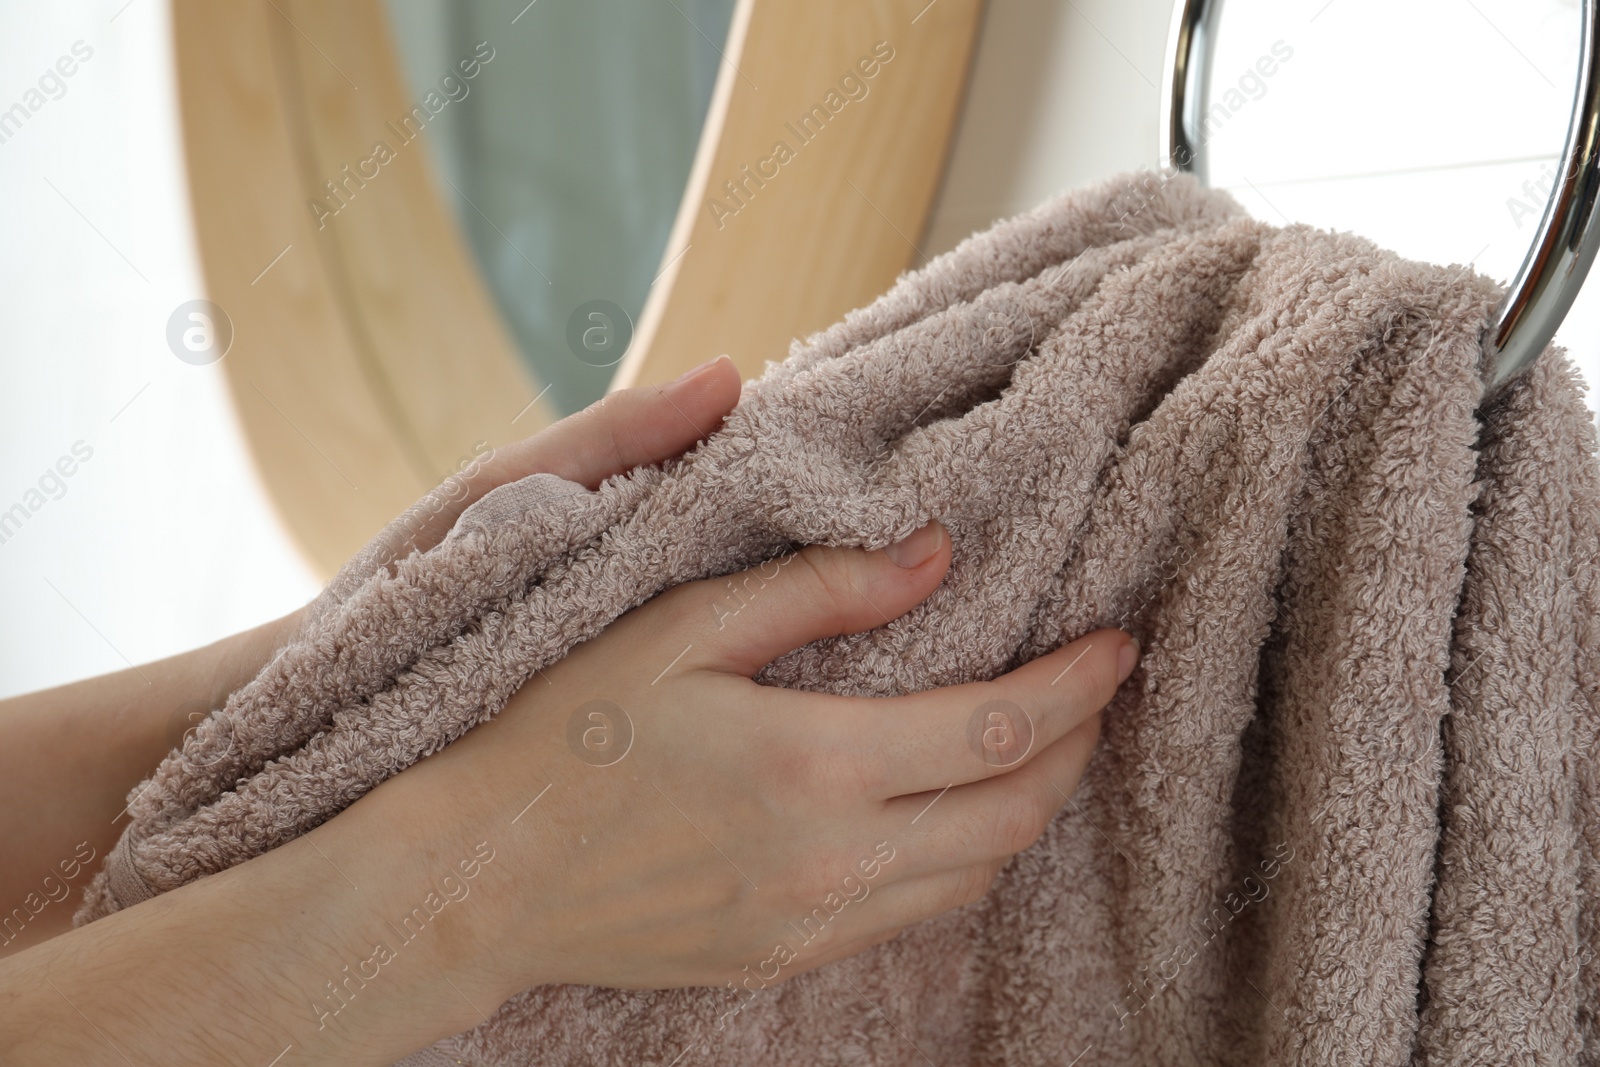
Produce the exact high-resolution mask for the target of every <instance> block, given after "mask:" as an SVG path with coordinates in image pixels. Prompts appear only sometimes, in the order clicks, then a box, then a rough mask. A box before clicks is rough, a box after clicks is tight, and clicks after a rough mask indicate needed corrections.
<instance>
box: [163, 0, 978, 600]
mask: <svg viewBox="0 0 1600 1067" xmlns="http://www.w3.org/2000/svg"><path fill="white" fill-rule="evenodd" d="M981 12H982V0H934V2H932V3H927V2H926V0H826V2H818V3H808V4H806V5H803V6H802V5H794V4H784V3H782V2H780V0H738V3H737V5H736V8H735V11H734V15H733V20H732V27H731V29H730V32H729V35H728V39H727V42H726V45H725V47H724V49H723V51H724V52H725V59H724V62H723V64H722V67H721V69H720V71H719V73H718V79H717V83H716V87H715V89H714V91H713V97H712V103H711V107H710V110H709V113H708V116H707V120H706V123H705V125H704V128H703V130H702V134H701V140H700V146H699V149H698V152H697V154H696V157H695V162H694V166H693V168H692V171H691V174H690V178H689V181H688V183H687V185H686V188H685V193H684V198H683V202H682V204H681V206H680V209H679V213H678V218H677V220H676V223H675V225H674V228H673V231H672V235H671V237H670V239H669V241H668V247H667V251H666V254H665V255H664V257H663V267H662V271H661V274H660V275H659V277H658V278H657V281H656V283H655V285H654V287H653V289H652V290H651V293H650V296H649V298H648V300H647V302H646V305H645V309H644V312H643V314H642V315H641V317H640V321H639V323H638V325H637V329H636V332H635V337H634V341H633V344H632V346H631V347H630V350H629V352H628V354H627V356H626V358H625V359H624V360H623V362H622V364H621V366H620V367H619V368H618V374H617V380H616V385H617V386H623V385H632V384H649V383H653V382H660V381H664V380H668V379H670V378H673V377H675V376H676V375H677V374H678V373H680V372H681V371H682V370H685V369H687V368H688V367H690V366H692V365H694V364H695V363H698V362H700V361H701V360H703V359H705V358H708V357H710V356H712V355H716V354H718V353H722V352H726V353H728V354H729V355H731V356H732V357H733V358H734V361H735V362H736V363H737V364H738V365H739V367H740V370H741V371H742V372H743V373H744V374H745V376H746V377H754V376H755V375H757V374H759V373H760V372H761V370H762V368H763V367H764V365H765V363H766V361H767V360H778V359H782V358H783V357H784V356H785V355H786V353H787V348H788V342H789V340H790V339H791V338H794V337H803V336H805V335H807V334H809V333H811V332H813V331H815V330H818V329H821V328H823V327H825V326H827V325H828V324H829V323H831V322H833V321H834V320H836V319H838V318H839V317H840V316H841V315H843V314H844V313H845V312H846V311H848V310H850V309H852V308H855V307H858V306H861V305H862V304H865V303H867V302H869V301H870V300H872V299H873V298H874V297H876V296H877V295H878V294H879V293H881V292H882V291H883V290H884V289H886V288H888V286H889V285H891V284H892V283H893V281H894V280H895V278H896V277H897V276H898V275H899V273H900V272H901V271H903V270H904V269H906V268H907V267H908V266H911V265H913V264H914V263H915V262H916V259H917V256H918V252H917V249H916V243H915V242H916V241H917V240H918V239H919V238H920V235H921V233H922V231H923V229H924V227H925V224H926V221H927V216H928V213H929V210H930V208H931V205H932V202H933V198H934V195H935V193H936V191H937V188H938V182H939V178H940V176H941V174H942V171H943V163H944V159H945V155H946V153H947V151H948V148H949V145H950V142H951V138H952V135H953V131H954V126H955V122H956V118H957V115H958V112H959V107H960V101H961V99H962V95H963V92H964V88H965V83H966V76H967V70H968V67H969V66H970V63H971V57H972V52H973V48H974V44H975V42H976V38H977V34H978V27H979V22H980V15H981ZM173 27H174V29H173V32H174V38H175V42H174V43H175V53H176V56H177V66H178V71H177V73H178V91H179V103H180V109H181V115H182V125H183V135H184V148H185V155H186V158H187V163H188V175H189V184H190V199H191V203H192V204H193V212H194V225H195V234H196V239H197V243H198V245H199V253H200V261H201V269H202V272H203V277H204V280H205V286H206V290H207V292H206V296H207V297H208V298H209V299H210V300H212V301H214V302H216V303H217V304H218V305H219V306H220V307H221V308H222V309H223V310H224V311H225V312H226V314H227V315H228V316H229V318H230V319H231V322H232V327H233V342H232V346H231V348H230V350H229V351H228V352H227V354H226V356H225V357H224V358H223V369H224V371H225V373H226V376H227V380H228V383H229V387H230V392H231V395H232V397H233V400H234V403H235V406H236V409H237V411H238V415H239V421H240V425H241V427H242V429H243V433H244V436H245V438H246V440H247V441H248V443H249V446H250V449H251V452H252V454H253V455H254V457H255V461H256V463H257V465H258V468H259V470H260V473H261V475H262V480H263V482H264V484H265V486H266V488H267V491H268V492H269V493H270V495H271V496H272V499H273V501H274V503H275V504H276V505H277V507H278V508H279V510H280V512H281V513H282V515H283V516H284V519H285V521H286V524H287V526H288V528H289V529H290V531H291V532H292V534H293V535H294V537H295V538H296V540H297V542H298V543H299V544H300V546H301V547H302V548H303V549H304V551H305V552H306V554H307V556H308V558H309V559H310V561H311V562H312V563H313V565H314V566H315V567H316V568H317V569H318V570H319V571H320V572H321V573H322V574H323V575H324V576H327V575H331V574H332V573H333V572H334V571H335V570H336V569H337V568H338V567H339V565H341V564H342V563H343V562H344V561H345V560H346V559H348V558H349V557H350V556H351V555H352V554H354V553H355V552H356V551H357V550H358V549H359V548H360V547H361V546H362V545H363V544H364V543H365V542H366V541H367V539H368V538H370V537H371V536H372V535H373V534H374V533H376V532H377V530H378V529H380V528H381V527H382V526H383V524H384V523H385V522H387V521H388V520H389V519H391V518H393V517H394V516H395V515H397V514H399V513H400V512H401V511H403V510H404V509H405V508H406V507H407V506H409V505H410V504H411V503H412V502H413V501H415V500H416V499H417V498H418V497H420V496H421V495H422V494H423V493H425V492H427V491H428V490H429V489H430V488H432V487H433V486H434V485H436V484H438V482H439V481H440V480H441V479H443V478H444V477H446V476H448V475H449V474H450V473H452V472H453V471H455V470H457V469H459V468H460V467H461V466H462V465H463V464H465V463H467V462H470V460H471V459H472V458H473V457H474V456H475V455H477V454H479V453H481V452H482V451H483V450H484V449H486V448H489V447H493V446H496V445H499V444H504V443H506V442H508V441H512V440H516V439H519V438H522V437H525V436H527V435H528V434H530V433H533V432H534V431H536V430H538V429H539V428H541V427H542V426H544V425H547V424H548V423H549V422H550V421H552V420H553V419H554V418H555V417H556V413H555V411H554V410H553V409H552V408H551V407H550V405H549V404H548V403H546V402H545V401H543V399H542V394H541V387H540V384H539V383H536V382H534V381H533V380H532V377H531V375H530V374H529V372H528V371H527V370H526V369H525V363H524V361H523V360H522V358H521V357H520V355H519V353H518V351H517V348H516V345H515V342H514V341H513V339H512V338H511V337H510V335H509V333H508V332H507V329H506V327H505V325H504V323H503V322H502V320H501V318H500V315H499V312H498V310H497V309H496V307H495V306H494V303H493V300H492V299H491V297H490V296H489V293H488V290H487V287H486V286H485V284H484V282H483V279H482V277H481V275H480V274H479V271H478V269H477V266H476V264H475V263H474V261H473V259H472V255H471V252H470V249H469V248H468V247H467V245H466V242H465V240H464V238H463V236H462V234H461V233H460V232H459V228H458V226H457V225H456V221H455V219H454V217H453V215H452V212H451V210H450V208H449V207H448V206H447V205H446V203H445V201H444V199H443V198H442V197H441V195H440V191H439V184H438V182H437V181H436V178H435V175H434V170H433V167H432V163H431V161H430V160H429V159H428V156H427V152H426V151H425V150H424V147H423V146H422V145H420V144H416V143H413V142H406V143H404V144H403V146H402V145H401V144H400V141H399V138H398V137H396V136H395V135H394V128H393V127H392V126H391V124H392V123H394V122H397V121H400V119H401V117H402V116H404V115H406V114H408V113H409V112H410V111H411V108H412V107H413V105H414V104H415V103H417V102H416V101H413V100H412V99H411V94H410V92H409V90H408V88H407V85H406V82H405V79H404V77H403V76H402V73H401V70H400V67H399V63H398V58H397V56H398V53H397V50H396V48H395V45H394V42H393V40H392V38H391V35H390V31H389V27H388V20H387V17H386V15H385V12H384V9H383V5H382V3H381V0H343V2H340V3H337V4H331V3H326V2H317V0H237V2H229V3H217V2H215V0H173ZM507 30H508V32H510V31H512V27H511V26H508V27H507ZM880 42H881V44H880ZM491 44H492V42H491ZM875 48H877V49H878V51H877V52H876V53H875V52H874V49H875ZM885 48H886V49H887V50H889V51H890V52H892V55H891V56H890V57H889V58H888V59H887V60H886V61H885V59H884V55H885V52H884V49H885ZM863 60H867V61H868V62H866V63H865V64H863ZM872 60H876V62H875V63H874V62H871V61H872ZM874 66H875V67H876V70H875V72H874V73H873V74H871V75H870V76H869V75H868V74H867V70H868V69H869V68H871V67H874ZM846 76H849V77H850V78H852V79H854V80H853V82H845V81H844V79H845V78H846ZM863 85H864V86H865V87H866V88H865V91H864V95H856V94H858V93H861V92H862V90H860V89H859V88H857V86H863ZM830 93H831V94H832V96H829V94H830ZM841 101H842V104H841V103H840V102H841ZM818 108H820V110H816V109H818ZM803 116H810V120H809V122H802V118H803ZM796 123H801V124H800V125H799V126H796V125H795V124H796ZM807 134H809V135H810V136H806V135H807ZM379 141H384V142H386V143H387V144H388V146H389V147H390V148H391V149H392V150H393V151H392V153H391V155H392V158H390V159H388V160H387V161H385V162H383V163H382V164H381V165H379V166H377V167H376V168H374V167H372V166H370V165H368V166H363V161H369V160H370V159H371V158H372V157H373V155H374V148H375V145H376V142H379ZM779 141H786V142H788V143H789V146H790V151H791V155H792V158H790V159H788V160H787V161H784V162H782V163H779V164H776V167H777V169H776V170H773V169H772V167H773V166H774V165H775V164H773V163H772V162H771V160H772V153H773V149H774V147H775V145H776V143H777V142H779ZM763 161H767V162H766V164H765V165H763ZM741 168H756V171H758V172H760V173H756V176H755V177H754V178H751V177H749V176H748V175H749V174H751V173H752V172H751V171H750V170H748V169H741ZM761 173H766V174H767V175H769V176H768V177H767V178H765V179H761ZM724 182H738V183H739V184H740V186H741V187H742V188H743V189H744V191H745V192H744V195H743V196H742V197H738V198H737V203H736V202H735V199H733V198H732V197H733V196H736V195H737V194H730V192H729V190H728V189H727V188H726V187H725V186H724V185H723V183H724ZM713 200H720V202H721V203H722V204H723V205H724V207H726V208H729V209H732V212H731V214H730V213H729V212H728V211H724V210H720V209H718V208H717V207H715V206H714V205H713ZM319 201H320V202H321V203H322V204H323V205H324V209H323V210H322V211H318V210H316V208H315V206H314V205H315V204H316V203H317V202H319ZM335 205H337V210H336V211H333V212H332V215H331V217H330V215H329V211H328V209H330V208H333V207H334V206H335ZM491 221H492V220H491Z"/></svg>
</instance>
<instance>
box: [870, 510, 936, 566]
mask: <svg viewBox="0 0 1600 1067" xmlns="http://www.w3.org/2000/svg"><path fill="white" fill-rule="evenodd" d="M943 542H944V531H943V530H942V529H940V527H939V524H938V523H936V522H930V523H928V525H926V526H924V527H922V529H920V530H916V531H914V532H913V533H912V534H911V535H910V536H909V537H907V538H906V539H905V540H903V541H896V542H895V543H894V544H892V545H890V546H889V547H888V548H885V549H884V550H883V554H884V555H886V556H888V557H889V558H890V559H891V560H893V561H894V564H895V566H897V567H905V568H906V569H908V570H909V569H910V568H912V567H920V566H921V565H922V564H924V563H926V562H928V560H930V559H932V558H933V554H934V553H935V552H937V551H939V546H940V545H941V544H942V543H943Z"/></svg>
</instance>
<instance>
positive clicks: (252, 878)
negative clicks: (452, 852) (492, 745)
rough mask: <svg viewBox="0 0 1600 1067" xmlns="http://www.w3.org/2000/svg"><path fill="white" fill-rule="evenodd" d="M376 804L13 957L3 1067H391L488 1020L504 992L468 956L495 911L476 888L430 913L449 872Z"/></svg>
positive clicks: (4, 1008) (4, 972) (7, 973)
mask: <svg viewBox="0 0 1600 1067" xmlns="http://www.w3.org/2000/svg"><path fill="white" fill-rule="evenodd" d="M376 800H377V798H376V796H372V797H368V798H364V799H363V800H362V801H360V802H358V803H357V804H356V805H355V806H354V807H353V808H351V809H350V810H349V811H348V812H346V813H345V814H344V815H342V816H341V817H340V819H338V820H334V821H333V822H330V823H328V824H326V825H325V826H323V827H319V828H318V829H317V830H314V831H312V833H311V834H309V835H307V836H305V837H303V838H300V839H297V840H295V841H292V842H290V843H289V844H287V845H284V846H283V847H282V848H279V849H276V850H274V851H272V852H269V853H267V854H266V855H264V856H260V857H257V858H256V859H253V860H250V861H249V862H247V863H244V864H241V865H240V866H238V867H234V868H231V869H230V870H227V871H223V872H221V873H220V874H217V875H214V876H211V877H209V878H203V879H201V880H200V881H198V882H195V883H192V884H190V885H187V886H184V887H182V888H180V889H177V890H174V891H173V892H170V893H166V894H164V895H162V896H160V897H157V898H155V899H153V900H150V901H146V902H145V903H143V904H139V905H137V906H135V907H133V908H129V909H126V910H124V911H121V912H117V913H116V914H113V915H110V916H108V917H106V918H105V919H101V920H99V921H97V922H94V923H91V924H89V925H87V926H85V927H82V928H81V929H76V930H72V931H70V932H68V933H66V934H63V935H61V936H59V937H56V938H53V939H51V940H50V941H48V942H46V943H44V944H41V945H36V946H34V947H33V948H30V949H28V950H26V951H23V952H20V953H17V954H16V955H14V956H12V957H10V958H9V959H6V960H3V961H0V1048H4V1049H6V1050H7V1059H6V1062H7V1063H8V1064H10V1063H14V1064H17V1065H19V1067H27V1065H31V1064H58V1063H74V1064H84V1065H97V1064H117V1065H121V1064H124V1063H126V1062H129V1061H131V1062H134V1063H163V1064H173V1065H183V1064H208V1065H209V1064H214V1063H260V1064H267V1063H273V1062H276V1060H275V1057H278V1056H279V1055H280V1054H281V1053H283V1052H284V1051H285V1050H287V1049H289V1048H290V1047H292V1048H293V1053H292V1058H287V1057H286V1058H285V1061H284V1062H286V1063H287V1062H293V1063H296V1064H319V1063H327V1064H368V1063H370V1064H382V1065H387V1064H390V1063H393V1062H394V1061H395V1060H397V1059H399V1058H401V1057H402V1056H404V1055H405V1054H406V1053H408V1052H409V1051H411V1050H413V1049H415V1048H420V1047H422V1046H424V1045H427V1044H430V1043H431V1042H432V1041H434V1040H437V1039H438V1038H440V1037H443V1036H446V1035H448V1034H451V1033H455V1032H458V1031H461V1030H465V1029H468V1028H469V1027H471V1026H473V1025H475V1024H477V1023H478V1022H480V1021H482V1017H481V1015H480V1014H479V1011H478V1009H477V1008H474V1007H473V1006H472V1003H476V1004H478V1005H479V1007H481V1008H482V1009H483V1010H485V1011H493V1010H494V1008H495V1007H496V1006H497V1005H498V1003H499V999H500V997H501V995H502V994H503V993H504V992H505V991H503V990H500V989H497V988H489V987H486V986H484V985H482V984H481V983H478V982H475V981H474V980H473V978H472V977H471V976H470V970H471V969H470V967H468V966H466V963H467V958H466V957H467V950H466V949H464V948H463V946H464V945H466V944H468V943H469V938H467V937H466V935H465V931H466V929H467V927H468V925H469V924H471V923H483V922H492V920H493V916H490V915H488V914H486V913H482V903H483V902H482V900H481V898H480V899H479V900H474V899H472V897H473V896H474V895H475V894H474V893H473V891H472V890H471V889H470V888H468V890H467V891H466V893H465V894H464V895H463V896H461V898H460V899H459V900H457V901H455V902H452V903H449V904H448V905H445V906H442V907H440V909H439V911H438V913H436V914H435V913H432V912H431V911H430V909H429V908H427V907H426V906H425V905H424V902H425V901H428V895H429V894H430V893H433V894H438V893H439V884H438V883H439V880H440V873H439V872H438V871H435V870H434V868H435V867H437V866H438V865H439V862H440V861H439V859H438V858H436V857H431V856H424V855H419V854H412V853H407V852H404V851H397V849H400V848H401V846H400V845H398V844H397V841H399V840H400V835H396V834H394V833H393V827H394V826H395V825H396V822H395V820H396V819H397V818H402V817H404V815H405V813H400V812H396V811H393V810H390V811H388V812H387V813H385V812H384V810H383V807H382V804H381V802H379V803H369V802H372V801H376ZM385 828H387V829H388V832H383V831H384V830H385ZM464 848H465V849H466V850H467V851H468V852H470V850H471V846H470V845H464ZM493 866H494V865H493V863H492V862H491V863H490V864H488V865H487V866H486V867H482V868H480V869H479V872H478V877H479V878H483V877H485V876H487V874H488V872H489V870H491V869H492V868H493ZM457 881H458V882H460V875H459V874H458V875H457ZM461 884H465V885H469V886H470V883H461ZM436 899H439V898H436ZM418 906H422V908H423V910H422V914H423V915H424V916H425V917H426V918H424V919H422V920H420V921H419V920H415V919H414V920H412V921H411V922H410V923H409V924H408V923H407V922H406V919H407V917H408V916H410V915H411V914H412V911H413V909H414V908H415V907H418ZM380 945H381V946H383V951H382V952H381V953H380V952H379V951H377V950H378V947H379V946H380ZM469 1001H470V1002H471V1003H469Z"/></svg>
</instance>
